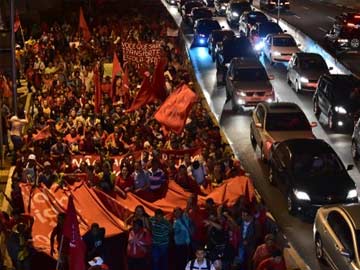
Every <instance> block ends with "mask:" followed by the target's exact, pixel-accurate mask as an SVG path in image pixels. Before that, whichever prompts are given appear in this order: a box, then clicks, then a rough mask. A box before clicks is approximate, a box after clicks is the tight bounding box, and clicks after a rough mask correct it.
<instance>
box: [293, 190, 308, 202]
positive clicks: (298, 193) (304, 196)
mask: <svg viewBox="0 0 360 270" xmlns="http://www.w3.org/2000/svg"><path fill="white" fill-rule="evenodd" d="M294 194H295V196H296V198H297V199H298V200H301V201H310V197H309V195H308V194H307V193H306V192H304V191H300V190H297V189H295V190H294Z"/></svg>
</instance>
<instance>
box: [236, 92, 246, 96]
mask: <svg viewBox="0 0 360 270" xmlns="http://www.w3.org/2000/svg"><path fill="white" fill-rule="evenodd" d="M236 93H237V94H238V95H239V96H241V97H246V94H245V92H243V91H237V92H236Z"/></svg>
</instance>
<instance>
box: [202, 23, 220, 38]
mask: <svg viewBox="0 0 360 270" xmlns="http://www.w3.org/2000/svg"><path fill="white" fill-rule="evenodd" d="M220 29H221V26H220V24H219V23H218V22H217V21H204V22H200V23H199V24H198V26H197V31H198V32H199V33H202V34H205V35H209V34H210V33H211V31H212V30H220Z"/></svg>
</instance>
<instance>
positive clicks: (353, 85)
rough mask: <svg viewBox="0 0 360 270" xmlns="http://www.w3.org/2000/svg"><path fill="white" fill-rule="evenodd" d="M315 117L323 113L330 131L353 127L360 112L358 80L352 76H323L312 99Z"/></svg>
mask: <svg viewBox="0 0 360 270" xmlns="http://www.w3.org/2000/svg"><path fill="white" fill-rule="evenodd" d="M313 108H314V113H315V116H316V117H320V114H321V113H323V114H324V115H325V116H326V117H327V124H328V127H329V128H330V129H336V128H341V127H351V128H352V127H353V126H354V122H355V121H357V118H358V114H359V111H360V80H359V79H356V78H355V77H354V76H352V75H339V74H336V75H335V74H325V75H322V76H321V77H320V79H319V82H318V86H317V88H316V91H315V94H314V97H313Z"/></svg>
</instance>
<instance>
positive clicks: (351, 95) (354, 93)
mask: <svg viewBox="0 0 360 270" xmlns="http://www.w3.org/2000/svg"><path fill="white" fill-rule="evenodd" d="M333 95H334V100H336V101H348V100H351V101H353V102H352V103H354V102H355V103H358V102H360V81H359V80H356V79H355V78H353V77H348V76H344V77H343V78H341V79H340V78H339V79H338V80H336V81H335V84H334V91H333ZM359 104H360V103H359ZM359 104H358V105H357V107H358V108H359V106H360V105H359ZM354 105H355V104H354Z"/></svg>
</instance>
